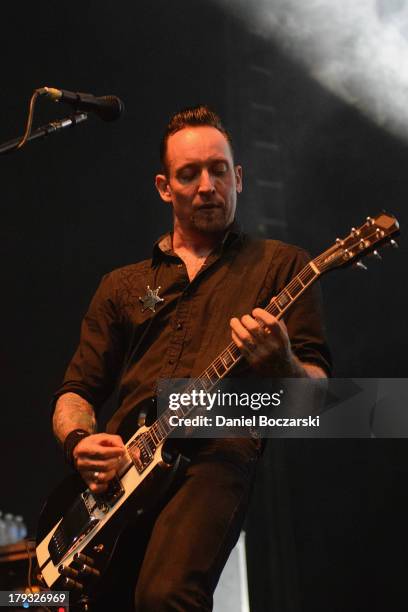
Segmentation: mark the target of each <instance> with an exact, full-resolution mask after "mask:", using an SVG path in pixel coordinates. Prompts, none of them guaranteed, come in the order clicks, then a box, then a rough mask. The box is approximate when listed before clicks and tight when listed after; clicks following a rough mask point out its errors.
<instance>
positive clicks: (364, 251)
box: [314, 212, 399, 272]
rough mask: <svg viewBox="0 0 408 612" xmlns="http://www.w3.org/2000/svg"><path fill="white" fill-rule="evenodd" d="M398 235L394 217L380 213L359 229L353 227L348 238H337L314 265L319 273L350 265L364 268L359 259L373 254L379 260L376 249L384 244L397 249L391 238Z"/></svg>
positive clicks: (368, 218)
mask: <svg viewBox="0 0 408 612" xmlns="http://www.w3.org/2000/svg"><path fill="white" fill-rule="evenodd" d="M398 234H399V223H398V221H397V219H396V218H395V217H394V215H390V214H388V213H385V212H382V213H380V214H379V215H377V216H376V217H367V221H366V222H365V223H364V224H363V225H362V226H361V227H358V228H355V227H353V228H351V232H350V234H349V235H348V236H346V237H345V238H337V240H336V242H335V244H334V245H333V246H332V247H330V249H328V250H327V251H325V252H324V253H323V254H322V255H320V256H319V257H317V258H316V259H315V260H314V263H315V264H316V265H317V267H318V268H319V271H320V272H326V271H328V270H331V269H333V268H339V267H342V266H348V265H351V264H356V265H357V266H360V267H361V268H365V266H364V264H363V263H362V262H361V261H360V260H361V258H362V257H364V256H365V255H369V254H370V253H373V254H374V255H375V256H377V257H378V258H379V259H381V256H380V255H379V253H378V251H377V249H378V248H379V247H381V246H384V245H386V244H389V245H391V246H394V247H397V246H398V245H397V243H396V242H395V240H393V237H394V236H397V235H398Z"/></svg>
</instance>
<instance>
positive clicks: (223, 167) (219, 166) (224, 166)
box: [213, 164, 228, 176]
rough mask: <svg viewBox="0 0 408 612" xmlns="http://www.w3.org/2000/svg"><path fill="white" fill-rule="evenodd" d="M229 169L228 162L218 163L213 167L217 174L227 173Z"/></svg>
mask: <svg viewBox="0 0 408 612" xmlns="http://www.w3.org/2000/svg"><path fill="white" fill-rule="evenodd" d="M227 170H228V167H227V164H217V165H216V166H215V167H214V168H213V172H214V174H216V175H217V176H222V175H223V174H225V173H226V172H227Z"/></svg>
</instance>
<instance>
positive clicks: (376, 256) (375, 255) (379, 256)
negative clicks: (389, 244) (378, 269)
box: [373, 250, 382, 261]
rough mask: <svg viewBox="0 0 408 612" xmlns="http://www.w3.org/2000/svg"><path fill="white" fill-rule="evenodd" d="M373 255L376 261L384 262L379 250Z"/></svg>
mask: <svg viewBox="0 0 408 612" xmlns="http://www.w3.org/2000/svg"><path fill="white" fill-rule="evenodd" d="M373 255H374V257H375V258H376V259H379V260H380V261H381V260H382V257H381V255H380V254H379V252H378V251H377V250H375V251H373Z"/></svg>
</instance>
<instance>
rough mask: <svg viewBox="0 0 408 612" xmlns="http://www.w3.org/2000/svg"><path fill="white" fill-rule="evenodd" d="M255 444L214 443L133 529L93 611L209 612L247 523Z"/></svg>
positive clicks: (208, 443)
mask: <svg viewBox="0 0 408 612" xmlns="http://www.w3.org/2000/svg"><path fill="white" fill-rule="evenodd" d="M258 457H259V442H258V441H256V440H252V439H230V440H209V441H206V442H205V443H204V444H201V445H200V447H199V449H198V450H196V451H195V452H193V453H192V456H191V463H190V465H189V466H188V468H187V470H186V472H185V474H184V476H183V478H182V481H181V483H178V486H177V488H176V490H175V491H174V490H173V491H171V494H169V495H168V496H167V497H166V499H165V500H163V502H162V503H161V505H160V506H159V507H158V508H157V509H156V511H155V513H154V514H152V515H150V516H149V517H147V518H144V519H143V520H142V521H140V522H138V523H137V524H136V525H134V526H132V527H130V528H128V529H127V530H126V532H125V533H124V535H123V537H122V538H121V541H120V544H119V546H118V551H117V555H116V556H115V559H114V562H113V564H112V565H113V567H112V571H111V575H110V576H109V577H108V578H107V579H106V580H105V581H103V582H104V585H103V590H102V591H101V592H100V594H99V596H98V598H97V601H95V605H94V606H93V607H92V610H94V611H95V612H102V611H105V610H114V609H120V610H123V611H124V612H125V611H126V612H127V611H129V612H131V611H132V612H133V611H136V612H195V611H197V612H209V611H211V610H212V607H213V592H214V589H215V587H216V585H217V582H218V579H219V577H220V574H221V572H222V569H223V567H224V565H225V563H226V561H227V559H228V557H229V554H230V552H231V550H232V548H233V547H234V545H235V543H236V541H237V539H238V537H239V534H240V530H241V527H242V524H243V521H244V518H245V513H246V509H247V506H248V501H249V496H250V492H251V489H252V483H253V480H254V474H255V466H256V462H257V459H258Z"/></svg>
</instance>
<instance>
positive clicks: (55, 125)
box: [0, 113, 88, 155]
mask: <svg viewBox="0 0 408 612" xmlns="http://www.w3.org/2000/svg"><path fill="white" fill-rule="evenodd" d="M87 119H88V115H87V113H75V114H74V115H71V116H70V117H65V118H64V119H59V120H58V121H51V122H50V123H47V124H46V125H43V126H41V127H39V128H37V129H36V130H34V131H33V132H32V133H31V134H30V136H29V137H28V138H27V142H29V141H30V140H36V139H37V138H45V137H46V136H48V135H49V134H55V133H57V132H60V131H61V130H63V129H64V128H69V127H75V126H76V125H77V124H78V123H82V122H83V121H86V120H87ZM20 141H21V136H20V138H14V139H13V140H9V141H7V142H5V143H4V144H2V145H0V155H3V154H5V153H11V152H12V151H13V150H16V148H17V145H18V144H19V142H20Z"/></svg>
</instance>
